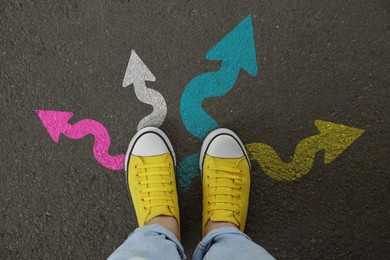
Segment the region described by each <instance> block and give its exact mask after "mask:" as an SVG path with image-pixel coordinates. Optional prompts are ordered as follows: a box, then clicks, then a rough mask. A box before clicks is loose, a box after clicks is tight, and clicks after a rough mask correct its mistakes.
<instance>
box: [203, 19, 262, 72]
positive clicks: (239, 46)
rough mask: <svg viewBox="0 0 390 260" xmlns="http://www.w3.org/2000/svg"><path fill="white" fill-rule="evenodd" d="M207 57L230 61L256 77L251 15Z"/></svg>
mask: <svg viewBox="0 0 390 260" xmlns="http://www.w3.org/2000/svg"><path fill="white" fill-rule="evenodd" d="M206 58H207V59H208V60H222V61H226V62H229V63H231V64H232V65H236V66H239V67H240V68H242V69H244V70H245V71H247V72H248V73H249V74H250V75H251V76H253V77H255V76H256V75H257V62H256V49H255V41H254V39H253V29H252V17H251V15H248V16H247V17H246V18H245V19H244V20H242V21H241V22H240V23H239V24H238V25H237V26H236V27H235V28H234V29H233V30H232V31H230V32H229V33H228V34H227V35H226V36H225V37H224V38H223V39H222V40H221V41H220V42H218V43H217V44H216V45H215V46H214V47H213V48H212V49H211V50H210V51H209V52H208V53H207V55H206Z"/></svg>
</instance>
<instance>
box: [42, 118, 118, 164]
mask: <svg viewBox="0 0 390 260" xmlns="http://www.w3.org/2000/svg"><path fill="white" fill-rule="evenodd" d="M35 112H36V113H37V114H38V116H39V118H40V119H41V121H42V123H43V125H44V126H45V127H46V130H47V132H48V133H49V135H50V136H51V138H52V139H53V141H54V142H56V143H57V142H58V140H59V138H60V135H61V134H63V135H65V136H67V137H69V138H72V139H81V138H83V137H84V136H86V135H89V134H92V135H93V136H95V142H94V144H93V155H94V156H95V158H96V160H97V161H98V162H99V163H100V164H101V165H103V166H104V167H106V168H108V169H111V170H122V169H123V168H124V162H125V155H124V154H120V155H116V156H111V155H109V154H108V148H109V147H110V135H109V133H108V132H107V129H106V128H105V127H104V125H102V124H101V123H99V122H97V121H95V120H92V119H84V120H81V121H79V122H77V123H75V124H74V125H71V124H69V123H68V120H69V119H70V118H72V117H73V113H72V112H63V111H49V110H35Z"/></svg>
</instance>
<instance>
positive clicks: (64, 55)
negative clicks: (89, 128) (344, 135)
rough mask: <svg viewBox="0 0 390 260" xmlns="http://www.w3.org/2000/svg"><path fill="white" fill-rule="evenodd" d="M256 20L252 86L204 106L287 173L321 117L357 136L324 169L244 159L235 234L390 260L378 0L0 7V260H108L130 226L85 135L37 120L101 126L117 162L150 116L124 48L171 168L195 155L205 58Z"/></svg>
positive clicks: (186, 220) (16, 3)
mask: <svg viewBox="0 0 390 260" xmlns="http://www.w3.org/2000/svg"><path fill="white" fill-rule="evenodd" d="M249 13H252V19H253V29H254V37H255V43H256V52H257V60H258V64H259V75H258V76H257V77H255V78H253V77H251V76H249V75H248V74H246V73H245V72H241V74H240V76H239V78H238V80H237V82H236V84H235V86H234V88H233V89H232V90H231V91H230V92H229V93H228V94H226V95H224V96H221V97H218V98H212V99H207V100H206V101H205V102H204V103H203V106H204V109H205V110H206V111H207V112H208V113H209V114H210V115H212V117H213V118H215V119H216V120H217V121H218V123H219V124H220V125H222V126H224V127H228V128H231V129H232V130H234V131H235V132H237V133H238V134H239V136H240V137H241V138H242V140H243V142H244V143H249V142H263V143H266V144H269V145H271V146H272V147H273V148H274V149H275V150H276V151H278V153H279V155H280V156H281V157H282V158H283V160H285V161H289V160H291V158H292V155H293V153H294V149H295V147H296V145H297V144H298V143H299V141H300V140H302V139H304V138H306V137H308V136H311V135H314V134H316V133H317V129H316V128H315V126H314V124H313V123H314V120H316V119H321V120H326V121H330V122H334V123H340V124H345V125H348V126H352V127H357V128H361V129H364V130H365V131H366V132H365V133H364V134H363V135H362V136H361V137H360V138H359V139H358V140H357V141H356V142H354V143H353V144H352V145H351V146H350V147H349V148H348V149H347V150H346V151H345V152H344V153H342V154H341V155H340V156H339V157H338V158H337V159H336V160H335V161H334V162H332V163H331V164H329V165H325V164H324V162H323V152H320V153H318V154H317V156H316V160H315V163H314V165H313V167H312V169H311V171H310V173H309V174H308V175H306V176H304V177H303V178H300V179H298V180H296V181H292V182H280V181H276V180H274V179H272V178H270V177H268V176H267V175H266V174H264V173H263V172H262V170H261V169H260V168H259V166H258V165H257V164H256V163H255V162H254V168H253V172H252V190H251V196H250V200H251V201H250V208H249V216H248V221H247V227H246V233H247V234H248V235H249V236H251V238H252V239H253V240H254V241H255V242H257V243H259V244H261V245H262V246H263V247H265V248H266V249H267V250H268V251H269V252H270V253H271V254H273V255H274V256H275V257H276V258H278V259H386V258H388V257H389V255H390V222H389V219H390V206H389V205H390V204H389V201H390V192H389V187H390V170H389V162H390V160H389V154H390V146H389V144H390V143H389V140H390V131H389V126H390V120H389V117H390V116H389V115H390V107H389V101H390V90H389V82H390V81H389V80H390V78H389V75H390V74H389V71H390V68H389V61H390V55H389V47H390V46H389V43H390V31H389V21H390V20H389V2H388V1H385V0H383V1H374V0H373V1H366V0H362V1H358V0H356V1H351V0H347V1H322V0H312V1H298V0H294V1H279V0H262V1H205V0H202V1H158V2H157V1H139V0H138V1H61V0H50V1H38V0H12V1H11V0H2V1H1V2H0V57H1V63H0V66H1V79H0V91H1V92H0V101H1V120H0V129H1V153H0V159H1V164H0V178H1V179H0V180H1V182H0V259H104V258H106V257H108V256H109V255H110V254H111V253H112V252H113V250H114V249H115V248H116V247H118V246H119V245H120V244H121V243H122V242H123V240H124V239H125V238H126V236H127V235H128V234H129V233H130V232H131V231H132V230H133V229H134V228H136V227H137V222H136V218H135V213H134V211H133V208H132V204H131V200H130V198H129V196H128V193H127V188H126V185H125V182H124V180H125V177H124V171H111V170H108V169H106V168H104V167H103V166H101V165H100V164H98V163H97V162H96V160H95V159H94V157H93V154H92V145H93V142H94V139H93V137H92V136H88V137H85V138H83V139H81V140H72V139H69V138H66V137H61V138H60V141H59V142H58V143H54V142H53V141H52V139H51V138H50V136H49V135H48V133H47V131H46V130H45V128H44V127H43V125H42V123H41V122H40V120H39V118H38V117H37V115H36V114H35V112H34V110H36V109H46V110H61V111H71V112H74V117H73V118H72V119H71V120H70V122H72V123H74V122H77V121H78V120H81V119H85V118H92V119H95V120H97V121H99V122H101V123H102V124H104V125H105V126H106V127H107V129H108V131H109V133H110V135H111V147H110V153H111V154H119V153H123V152H125V151H126V148H127V145H128V142H129V141H130V139H131V137H132V136H133V135H134V134H135V132H136V127H137V124H138V122H139V121H140V119H142V118H143V117H144V116H145V115H147V114H148V113H150V112H151V111H152V107H151V106H148V105H145V104H143V103H141V102H140V101H139V100H138V99H137V98H136V96H135V94H134V91H133V89H132V88H131V87H128V88H122V85H121V84H122V80H123V76H124V72H125V70H126V66H127V62H128V59H129V55H130V53H131V50H132V49H134V50H136V51H137V54H138V55H139V56H140V57H141V59H142V60H143V61H144V62H145V64H146V65H147V66H148V67H149V68H150V70H151V71H152V72H153V74H154V75H155V76H156V78H157V81H156V82H153V83H152V82H150V83H147V84H148V87H150V88H154V89H156V90H158V91H159V92H160V93H162V95H163V96H164V97H165V99H166V102H167V106H168V115H167V118H166V120H165V122H164V124H163V125H162V126H161V129H162V130H164V131H165V132H166V133H167V135H168V136H169V137H170V138H171V140H172V143H173V145H174V147H175V149H176V153H177V156H178V158H179V159H180V158H184V157H185V156H186V155H189V154H192V153H194V152H196V151H198V150H199V149H200V145H201V141H199V140H198V139H196V138H195V137H193V136H191V134H190V133H188V132H187V131H186V129H185V127H184V125H183V123H182V121H181V118H180V112H179V104H180V97H181V94H182V92H183V90H184V88H185V86H186V84H187V83H188V82H189V81H190V80H191V79H192V78H193V77H195V76H196V75H199V74H201V73H204V72H206V71H215V70H217V69H218V67H219V63H218V62H210V61H207V60H206V59H205V54H206V53H207V51H208V50H209V49H210V48H211V47H212V46H214V45H215V44H216V43H217V42H218V41H219V40H220V39H222V38H223V36H224V35H226V33H228V32H229V31H230V30H231V29H232V28H234V26H235V25H237V24H238V23H239V22H240V21H241V20H242V19H243V18H245V17H246V16H247V15H248V14H249ZM179 198H180V206H181V216H182V217H181V218H182V222H181V224H182V239H183V245H184V247H185V249H186V250H187V254H188V256H189V257H191V255H192V252H193V249H194V248H195V246H196V244H197V242H198V241H199V240H200V239H201V230H200V228H201V182H200V179H199V178H197V179H195V180H194V182H193V183H192V185H191V188H190V190H189V191H188V192H181V193H180V194H179Z"/></svg>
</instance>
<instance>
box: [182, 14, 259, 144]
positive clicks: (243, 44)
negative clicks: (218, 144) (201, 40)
mask: <svg viewBox="0 0 390 260" xmlns="http://www.w3.org/2000/svg"><path fill="white" fill-rule="evenodd" d="M206 59H208V60H220V61H222V64H221V67H220V69H219V70H217V71H214V72H206V73H204V74H201V75H198V76H196V77H195V78H193V79H192V80H191V81H190V82H189V83H188V84H187V86H186V88H185V89H184V92H183V95H182V97H181V102H180V114H181V118H182V120H183V123H184V125H185V127H186V128H187V130H188V131H189V132H190V133H191V134H192V135H194V136H196V137H197V138H199V139H202V138H204V137H205V136H206V135H207V134H208V133H210V132H211V131H212V130H214V129H215V128H218V123H217V122H216V121H215V120H214V119H213V118H212V117H211V116H209V115H208V114H207V113H206V112H205V111H204V110H203V108H202V103H203V101H204V100H205V99H206V98H211V97H218V96H222V95H225V94H226V93H228V92H229V91H230V90H231V89H232V88H233V86H234V84H235V83H236V80H237V78H238V75H239V73H240V71H241V69H243V70H245V71H246V72H248V73H249V74H250V75H251V76H253V77H255V76H256V75H257V62H256V50H255V43H254V39H253V30H252V20H251V16H250V15H249V16H247V17H246V18H245V19H244V20H243V21H241V22H240V23H239V24H238V25H237V26H236V27H235V28H234V29H233V30H232V31H231V32H229V33H228V34H227V35H226V36H225V37H224V38H223V39H222V40H221V41H220V42H218V43H217V44H216V45H215V46H214V47H213V48H212V49H211V50H210V51H209V52H208V53H207V54H206Z"/></svg>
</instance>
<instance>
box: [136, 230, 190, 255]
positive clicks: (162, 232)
mask: <svg viewBox="0 0 390 260" xmlns="http://www.w3.org/2000/svg"><path fill="white" fill-rule="evenodd" d="M145 232H152V233H157V234H159V235H164V236H165V238H166V239H168V240H170V241H172V242H174V243H175V244H176V248H177V251H178V252H179V254H180V257H181V258H182V259H187V257H186V255H185V254H184V248H183V246H182V245H181V243H180V241H179V240H178V239H177V238H176V236H175V235H174V234H173V233H172V232H171V231H169V230H168V229H166V228H164V227H162V226H161V225H159V224H152V225H146V226H143V227H139V228H137V229H135V230H134V232H133V233H145ZM133 233H132V234H133ZM132 234H130V235H129V236H131V235H132Z"/></svg>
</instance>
